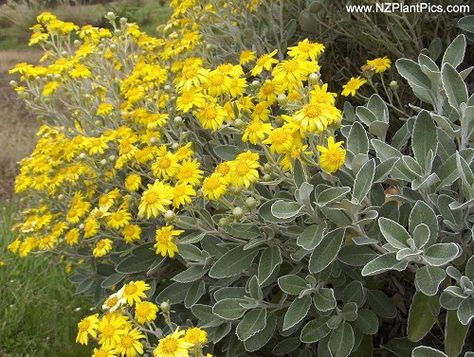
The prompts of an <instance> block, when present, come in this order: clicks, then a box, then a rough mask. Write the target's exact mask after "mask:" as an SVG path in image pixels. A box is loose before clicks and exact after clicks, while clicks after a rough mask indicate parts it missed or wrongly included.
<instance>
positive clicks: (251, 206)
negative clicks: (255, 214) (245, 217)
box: [245, 197, 257, 209]
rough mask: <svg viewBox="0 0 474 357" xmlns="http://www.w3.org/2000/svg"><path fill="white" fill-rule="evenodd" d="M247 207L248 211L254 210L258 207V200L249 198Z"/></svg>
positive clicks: (246, 202)
mask: <svg viewBox="0 0 474 357" xmlns="http://www.w3.org/2000/svg"><path fill="white" fill-rule="evenodd" d="M245 206H246V207H247V208H248V209H254V208H255V207H257V200H256V199H255V198H253V197H248V198H247V199H246V200H245Z"/></svg>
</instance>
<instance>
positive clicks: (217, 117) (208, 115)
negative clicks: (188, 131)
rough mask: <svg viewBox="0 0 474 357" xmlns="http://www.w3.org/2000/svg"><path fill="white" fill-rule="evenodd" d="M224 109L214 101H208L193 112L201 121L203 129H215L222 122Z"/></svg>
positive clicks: (224, 114) (224, 115)
mask: <svg viewBox="0 0 474 357" xmlns="http://www.w3.org/2000/svg"><path fill="white" fill-rule="evenodd" d="M226 114H227V113H226V111H225V109H224V108H222V107H221V106H220V105H218V104H217V103H216V102H215V101H209V102H207V103H206V104H205V105H203V106H202V107H201V108H199V110H197V111H195V112H194V115H195V116H196V118H197V119H198V120H199V122H200V123H201V125H202V127H203V128H204V129H211V130H212V131H216V130H217V129H219V128H220V127H221V126H222V124H223V123H224V120H225V117H226Z"/></svg>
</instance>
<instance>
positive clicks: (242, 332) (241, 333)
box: [235, 309, 267, 341]
mask: <svg viewBox="0 0 474 357" xmlns="http://www.w3.org/2000/svg"><path fill="white" fill-rule="evenodd" d="M266 325H267V310H266V309H254V310H250V311H249V312H247V313H246V314H245V316H244V318H243V319H242V320H240V322H239V324H238V325H237V328H236V329H235V334H236V335H237V337H238V338H239V340H240V341H246V340H248V339H249V338H250V337H252V336H254V335H255V334H256V333H258V332H259V331H262V330H263V329H264V328H265V326H266Z"/></svg>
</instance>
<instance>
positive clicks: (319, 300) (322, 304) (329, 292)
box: [313, 288, 337, 312]
mask: <svg viewBox="0 0 474 357" xmlns="http://www.w3.org/2000/svg"><path fill="white" fill-rule="evenodd" d="M313 304H314V306H315V307H316V309H317V310H318V311H321V312H326V311H331V310H333V309H334V308H335V307H336V306H337V301H336V298H335V297H334V290H333V289H328V288H320V289H318V290H317V291H316V292H315V293H314V295H313Z"/></svg>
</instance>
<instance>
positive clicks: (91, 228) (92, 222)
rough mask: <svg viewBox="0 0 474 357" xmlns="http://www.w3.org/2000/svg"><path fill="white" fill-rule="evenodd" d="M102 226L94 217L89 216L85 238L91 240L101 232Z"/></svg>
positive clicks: (85, 227)
mask: <svg viewBox="0 0 474 357" xmlns="http://www.w3.org/2000/svg"><path fill="white" fill-rule="evenodd" d="M99 228H100V224H99V222H98V221H97V219H95V218H94V217H92V216H89V217H88V218H87V219H86V220H85V221H84V238H90V237H93V236H95V235H96V234H97V232H98V231H99Z"/></svg>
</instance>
